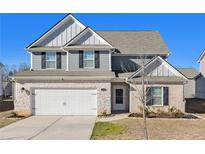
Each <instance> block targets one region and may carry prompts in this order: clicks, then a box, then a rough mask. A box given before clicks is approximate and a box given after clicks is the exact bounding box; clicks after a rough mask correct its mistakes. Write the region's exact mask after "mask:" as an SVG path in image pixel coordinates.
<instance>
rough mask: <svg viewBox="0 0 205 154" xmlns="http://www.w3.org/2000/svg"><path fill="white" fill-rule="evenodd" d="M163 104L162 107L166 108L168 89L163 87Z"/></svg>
mask: <svg viewBox="0 0 205 154" xmlns="http://www.w3.org/2000/svg"><path fill="white" fill-rule="evenodd" d="M163 88H164V89H163V91H164V93H163V104H164V106H168V105H169V88H168V87H163Z"/></svg>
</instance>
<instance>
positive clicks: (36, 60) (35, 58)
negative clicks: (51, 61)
mask: <svg viewBox="0 0 205 154" xmlns="http://www.w3.org/2000/svg"><path fill="white" fill-rule="evenodd" d="M56 52H58V51H56ZM32 54H33V55H32V65H33V70H40V69H41V52H33V53H32ZM61 56H62V57H61V63H62V65H61V66H62V69H63V70H66V68H67V64H66V63H67V56H66V53H65V52H62V54H61Z"/></svg>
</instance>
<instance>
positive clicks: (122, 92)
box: [112, 85, 126, 111]
mask: <svg viewBox="0 0 205 154" xmlns="http://www.w3.org/2000/svg"><path fill="white" fill-rule="evenodd" d="M112 90H113V99H112V104H113V109H112V110H114V111H125V110H126V99H125V97H126V87H125V86H123V85H113V89H112Z"/></svg>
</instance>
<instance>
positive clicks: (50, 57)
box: [46, 52, 56, 69]
mask: <svg viewBox="0 0 205 154" xmlns="http://www.w3.org/2000/svg"><path fill="white" fill-rule="evenodd" d="M46 68H47V69H55V68H56V53H55V52H46Z"/></svg>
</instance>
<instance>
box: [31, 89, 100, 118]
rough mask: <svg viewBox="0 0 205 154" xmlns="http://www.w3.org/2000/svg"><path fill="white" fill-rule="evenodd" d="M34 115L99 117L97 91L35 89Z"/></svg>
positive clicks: (33, 96)
mask: <svg viewBox="0 0 205 154" xmlns="http://www.w3.org/2000/svg"><path fill="white" fill-rule="evenodd" d="M32 106H33V107H32V111H33V114H34V115H97V90H96V89H57V88H48V89H45V88H35V89H34V90H33V94H32Z"/></svg>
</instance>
